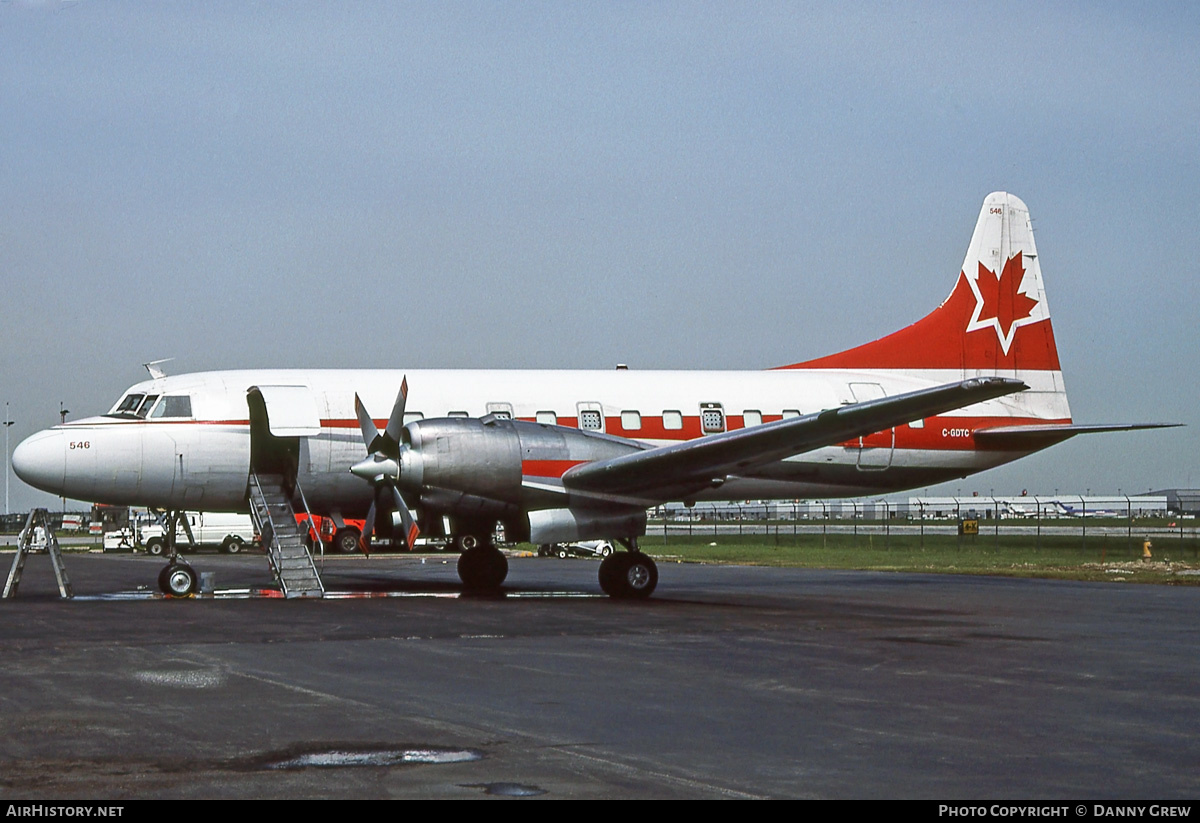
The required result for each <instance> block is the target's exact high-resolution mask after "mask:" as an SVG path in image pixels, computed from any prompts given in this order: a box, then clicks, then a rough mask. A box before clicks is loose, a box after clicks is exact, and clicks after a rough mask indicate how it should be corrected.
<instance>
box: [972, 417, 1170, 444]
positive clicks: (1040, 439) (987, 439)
mask: <svg viewBox="0 0 1200 823" xmlns="http://www.w3.org/2000/svg"><path fill="white" fill-rule="evenodd" d="M1182 425H1183V424H1182V423H1096V424H1092V425H1085V424H1082V423H1067V424H1065V425H1064V424H1058V425H1056V424H1054V423H1044V424H1037V425H1030V426H997V427H995V428H992V429H979V430H977V431H976V432H975V442H976V443H978V444H979V445H980V446H981V447H983V448H995V449H1021V448H1029V449H1044V448H1046V447H1047V446H1053V445H1054V444H1055V443H1061V442H1062V441H1064V440H1067V439H1069V438H1071V437H1074V436H1075V435H1077V434H1097V433H1101V432H1128V431H1139V430H1141V429H1170V428H1175V427H1176V426H1182Z"/></svg>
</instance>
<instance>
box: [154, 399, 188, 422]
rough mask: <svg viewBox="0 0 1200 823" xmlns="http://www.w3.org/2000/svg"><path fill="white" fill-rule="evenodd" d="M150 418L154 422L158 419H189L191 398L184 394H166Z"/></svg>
mask: <svg viewBox="0 0 1200 823" xmlns="http://www.w3.org/2000/svg"><path fill="white" fill-rule="evenodd" d="M150 416H151V417H152V418H154V419H156V420H157V419H158V418H160V417H191V416H192V398H191V397H189V396H188V395H186V394H181V395H171V394H168V395H167V396H165V397H164V398H163V399H162V400H161V401H159V404H158V405H157V406H156V407H155V408H154V412H153V413H152V414H151V415H150Z"/></svg>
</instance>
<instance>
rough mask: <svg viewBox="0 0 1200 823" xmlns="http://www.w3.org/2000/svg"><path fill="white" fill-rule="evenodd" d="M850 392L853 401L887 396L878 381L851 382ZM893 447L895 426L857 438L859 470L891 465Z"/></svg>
mask: <svg viewBox="0 0 1200 823" xmlns="http://www.w3.org/2000/svg"><path fill="white" fill-rule="evenodd" d="M850 393H851V394H853V395H854V402H855V403H862V402H864V401H866V400H879V399H881V398H883V397H887V392H886V391H884V390H883V386H881V385H879V384H878V383H851V384H850ZM895 447H896V429H895V428H891V429H885V430H884V431H881V432H875V433H874V434H868V435H865V436H863V437H860V438H858V469H859V471H864V472H878V471H883V470H885V469H887V468H888V467H889V466H891V465H892V452H893V450H894V449H895Z"/></svg>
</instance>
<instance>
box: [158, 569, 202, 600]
mask: <svg viewBox="0 0 1200 823" xmlns="http://www.w3.org/2000/svg"><path fill="white" fill-rule="evenodd" d="M199 586H200V576H199V575H198V574H196V570H195V569H193V568H192V567H191V566H189V565H188V564H187V563H170V564H168V565H167V566H166V567H165V568H164V569H163V570H162V571H161V572H159V573H158V588H159V589H161V590H162V593H163V594H165V595H167V596H168V597H187V596H188V595H190V594H195V593H196V589H198V588H199Z"/></svg>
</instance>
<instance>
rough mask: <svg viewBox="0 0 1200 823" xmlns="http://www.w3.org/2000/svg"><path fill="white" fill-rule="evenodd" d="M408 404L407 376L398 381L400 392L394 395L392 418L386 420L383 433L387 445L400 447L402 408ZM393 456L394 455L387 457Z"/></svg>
mask: <svg viewBox="0 0 1200 823" xmlns="http://www.w3.org/2000/svg"><path fill="white" fill-rule="evenodd" d="M407 403H408V375H405V376H404V379H403V380H401V381H400V391H399V392H397V394H396V403H395V405H393V406H392V416H391V417H389V418H388V422H387V429H386V430H385V431H384V433H385V434H386V435H387V438H388V440H389V441H391V442H390V443H389V444H388V445H392V444H395V446H396V447H397V448H398V447H399V446H400V432H401V430H402V429H403V428H404V407H405V405H407ZM389 456H394V455H389Z"/></svg>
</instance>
